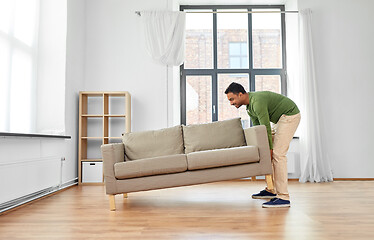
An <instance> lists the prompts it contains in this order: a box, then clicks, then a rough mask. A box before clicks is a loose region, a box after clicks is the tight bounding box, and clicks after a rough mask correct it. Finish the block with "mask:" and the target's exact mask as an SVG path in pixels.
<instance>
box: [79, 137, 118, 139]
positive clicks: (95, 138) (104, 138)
mask: <svg viewBox="0 0 374 240" xmlns="http://www.w3.org/2000/svg"><path fill="white" fill-rule="evenodd" d="M103 138H104V139H122V137H81V139H103Z"/></svg>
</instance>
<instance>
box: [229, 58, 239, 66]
mask: <svg viewBox="0 0 374 240" xmlns="http://www.w3.org/2000/svg"><path fill="white" fill-rule="evenodd" d="M240 66H241V64H240V57H230V68H240Z"/></svg>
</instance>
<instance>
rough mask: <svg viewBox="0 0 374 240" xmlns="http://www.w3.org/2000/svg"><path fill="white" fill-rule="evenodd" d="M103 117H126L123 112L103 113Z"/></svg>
mask: <svg viewBox="0 0 374 240" xmlns="http://www.w3.org/2000/svg"><path fill="white" fill-rule="evenodd" d="M104 117H126V115H125V114H105V115H104Z"/></svg>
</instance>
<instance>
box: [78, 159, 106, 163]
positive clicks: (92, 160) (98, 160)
mask: <svg viewBox="0 0 374 240" xmlns="http://www.w3.org/2000/svg"><path fill="white" fill-rule="evenodd" d="M81 161H82V162H102V161H103V159H82V160H81Z"/></svg>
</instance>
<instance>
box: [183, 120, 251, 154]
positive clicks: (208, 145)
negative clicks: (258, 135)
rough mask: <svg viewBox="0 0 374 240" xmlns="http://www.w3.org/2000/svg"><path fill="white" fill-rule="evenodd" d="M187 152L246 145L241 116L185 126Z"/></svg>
mask: <svg viewBox="0 0 374 240" xmlns="http://www.w3.org/2000/svg"><path fill="white" fill-rule="evenodd" d="M183 138H184V147H185V153H186V154H187V153H191V152H197V151H205V150H212V149H222V148H230V147H240V146H245V145H246V143H245V137H244V131H243V127H242V124H241V121H240V118H234V119H230V120H224V121H217V122H212V123H205V124H194V125H187V126H183Z"/></svg>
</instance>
